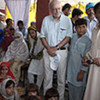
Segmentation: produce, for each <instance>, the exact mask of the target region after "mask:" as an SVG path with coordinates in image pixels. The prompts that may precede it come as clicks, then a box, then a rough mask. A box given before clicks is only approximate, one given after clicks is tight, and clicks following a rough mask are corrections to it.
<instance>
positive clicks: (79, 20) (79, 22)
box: [75, 18, 87, 26]
mask: <svg viewBox="0 0 100 100" xmlns="http://www.w3.org/2000/svg"><path fill="white" fill-rule="evenodd" d="M83 24H85V25H86V26H87V20H86V19H84V18H79V19H77V20H76V21H75V26H78V25H83Z"/></svg>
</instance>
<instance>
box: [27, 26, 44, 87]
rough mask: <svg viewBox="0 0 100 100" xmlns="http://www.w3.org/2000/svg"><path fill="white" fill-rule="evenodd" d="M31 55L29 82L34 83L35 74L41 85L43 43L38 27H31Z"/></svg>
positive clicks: (29, 31)
mask: <svg viewBox="0 0 100 100" xmlns="http://www.w3.org/2000/svg"><path fill="white" fill-rule="evenodd" d="M28 33H29V41H28V42H29V43H30V57H31V59H32V61H31V63H30V65H29V69H28V80H29V83H34V75H36V76H37V82H36V83H37V85H38V86H39V88H40V87H41V84H42V81H43V77H44V74H43V45H42V43H41V40H40V38H39V35H38V34H37V31H36V29H34V28H33V27H29V29H28Z"/></svg>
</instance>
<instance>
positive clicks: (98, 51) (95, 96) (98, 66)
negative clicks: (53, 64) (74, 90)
mask: <svg viewBox="0 0 100 100" xmlns="http://www.w3.org/2000/svg"><path fill="white" fill-rule="evenodd" d="M94 12H95V16H96V18H97V20H98V24H97V25H96V27H95V28H94V29H93V31H92V46H91V50H90V51H89V52H88V54H90V55H91V58H92V59H93V64H91V66H90V68H89V75H88V81H87V86H86V91H85V96H84V100H100V78H99V77H100V2H98V3H97V4H96V5H95V7H94ZM88 54H87V55H86V56H87V57H84V59H83V64H84V65H85V63H86V61H87V60H88V59H89V56H88Z"/></svg>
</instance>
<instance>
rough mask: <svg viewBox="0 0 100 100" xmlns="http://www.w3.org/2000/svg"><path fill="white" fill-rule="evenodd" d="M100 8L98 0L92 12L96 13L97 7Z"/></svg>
mask: <svg viewBox="0 0 100 100" xmlns="http://www.w3.org/2000/svg"><path fill="white" fill-rule="evenodd" d="M99 8H100V2H98V3H97V4H96V5H95V6H94V12H95V13H96V11H97V9H99Z"/></svg>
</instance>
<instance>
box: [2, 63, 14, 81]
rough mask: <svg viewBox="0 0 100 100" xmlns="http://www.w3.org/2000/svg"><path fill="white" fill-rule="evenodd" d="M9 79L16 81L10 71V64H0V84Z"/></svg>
mask: <svg viewBox="0 0 100 100" xmlns="http://www.w3.org/2000/svg"><path fill="white" fill-rule="evenodd" d="M7 78H12V79H15V77H14V75H13V73H12V72H11V70H10V65H9V63H8V62H2V63H1V64H0V83H1V82H2V81H3V80H5V79H7Z"/></svg>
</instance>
